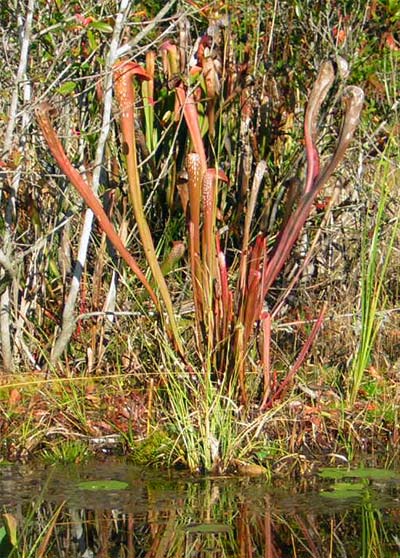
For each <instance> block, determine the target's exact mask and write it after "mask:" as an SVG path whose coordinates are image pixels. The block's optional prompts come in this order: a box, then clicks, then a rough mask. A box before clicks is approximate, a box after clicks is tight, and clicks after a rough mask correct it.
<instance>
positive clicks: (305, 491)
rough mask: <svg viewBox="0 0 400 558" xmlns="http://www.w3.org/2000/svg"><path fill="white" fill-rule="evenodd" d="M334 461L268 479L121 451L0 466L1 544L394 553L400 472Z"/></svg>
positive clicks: (67, 550) (168, 552) (248, 553)
mask: <svg viewBox="0 0 400 558" xmlns="http://www.w3.org/2000/svg"><path fill="white" fill-rule="evenodd" d="M331 471H332V470H329V469H325V470H323V471H322V474H321V475H320V478H319V477H318V476H317V475H314V476H312V477H310V478H309V479H308V480H304V481H301V482H297V483H291V482H290V481H288V479H284V480H276V481H275V482H274V484H273V485H271V484H269V483H267V482H266V480H265V479H264V478H260V477H259V478H246V477H204V478H202V477H188V476H187V474H185V475H183V474H180V473H178V472H173V473H160V472H154V471H151V470H149V469H146V470H144V471H143V470H141V469H139V468H137V467H132V466H131V465H128V464H125V463H118V462H117V463H112V464H110V463H103V464H98V463H96V464H88V465H85V466H73V467H72V466H69V467H65V466H63V467H49V468H48V469H46V470H44V471H43V470H42V471H38V470H34V469H28V468H27V467H15V466H12V467H11V466H10V467H4V468H3V469H2V476H1V480H0V504H1V507H2V512H3V513H2V525H1V526H0V551H1V556H2V557H4V558H5V557H13V556H15V557H28V556H36V557H44V556H49V557H53V556H54V557H58V556H68V557H91V556H93V557H94V556H99V557H106V556H107V557H108V556H110V557H111V556H113V557H114V556H118V557H132V558H133V557H141V556H143V557H146V558H150V557H152V558H153V557H154V558H156V557H157V558H162V557H176V556H182V557H188V558H189V557H193V558H194V557H220V556H221V557H228V556H229V557H238V558H239V557H240V558H242V557H243V558H245V557H246V558H247V557H249V558H250V557H253V558H256V557H261V556H262V557H267V558H278V557H286V556H296V557H308V556H310V557H311V556H312V557H316V558H318V557H321V558H322V557H323V558H326V557H332V558H333V557H336V556H339V557H340V556H343V557H349V558H350V557H357V558H359V557H363V558H364V557H365V558H367V557H382V558H388V557H395V556H398V555H399V552H400V541H399V539H398V528H397V525H398V518H399V513H400V503H399V493H400V475H396V474H394V473H393V474H389V473H388V474H386V475H385V474H379V472H378V473H376V470H371V471H372V472H371V474H370V475H369V474H368V473H365V470H362V469H359V470H356V471H355V472H353V471H352V472H346V473H344V472H343V470H341V471H340V472H339V474H338V473H337V471H338V470H334V471H333V474H331ZM353 473H354V474H353ZM353 477H354V478H355V482H354V483H352V482H350V481H351V479H353ZM346 480H347V482H345V481H346ZM339 481H340V482H339Z"/></svg>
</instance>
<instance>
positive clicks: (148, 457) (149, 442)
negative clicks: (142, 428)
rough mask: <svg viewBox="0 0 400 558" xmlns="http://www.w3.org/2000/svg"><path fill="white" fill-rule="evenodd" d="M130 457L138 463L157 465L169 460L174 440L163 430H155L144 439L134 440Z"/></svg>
mask: <svg viewBox="0 0 400 558" xmlns="http://www.w3.org/2000/svg"><path fill="white" fill-rule="evenodd" d="M130 449H131V454H130V457H131V459H132V461H133V462H134V463H135V464H136V465H150V464H152V465H157V464H159V463H165V462H167V461H168V460H169V456H170V454H171V452H172V449H173V448H172V441H171V439H170V438H169V437H168V436H167V434H166V433H165V432H163V431H162V430H155V431H154V432H153V433H152V434H150V436H148V437H147V438H145V439H144V440H140V441H138V442H133V444H132V446H131V448H130Z"/></svg>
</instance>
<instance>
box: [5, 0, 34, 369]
mask: <svg viewBox="0 0 400 558" xmlns="http://www.w3.org/2000/svg"><path fill="white" fill-rule="evenodd" d="M34 10H35V0H29V2H28V6H27V10H26V16H25V23H24V22H23V19H22V18H20V17H19V18H18V19H19V21H20V27H21V29H22V34H21V54H20V58H19V64H18V70H17V74H16V76H15V82H14V89H13V92H12V96H11V103H10V110H9V113H8V124H7V130H6V134H5V139H4V148H3V151H4V158H5V159H8V158H9V155H10V153H11V150H12V146H13V142H14V130H15V126H16V122H17V113H18V101H19V95H20V88H21V85H23V96H24V101H25V102H26V103H27V102H28V101H29V99H30V84H29V82H28V78H27V66H28V54H29V45H30V37H31V30H32V20H33V13H34ZM22 114H23V119H22V131H23V132H24V126H25V127H26V126H27V125H28V123H29V116H28V113H27V110H26V108H24V111H23V113H22ZM25 129H26V128H25ZM19 143H20V147H21V149H23V145H22V146H21V144H24V140H23V139H22V138H21V140H20V142H19ZM21 164H22V163H21ZM21 164H20V165H21ZM20 165H19V166H18V168H17V171H16V173H15V175H14V177H13V180H12V181H11V193H10V194H11V195H10V198H9V201H8V204H7V208H6V215H5V224H6V228H5V233H4V238H3V242H4V251H5V254H6V255H7V258H8V259H10V258H11V254H12V233H11V231H12V228H13V227H12V225H13V222H14V219H15V199H16V194H17V190H18V186H19V182H20V177H21V166H20ZM15 289H18V284H16V283H15V280H14V290H15ZM13 298H14V302H15V300H17V297H16V296H14V297H13ZM11 306H12V305H11V294H10V287H9V286H7V287H6V289H5V291H4V292H3V293H2V295H1V298H0V341H1V352H2V357H3V367H4V369H5V370H6V371H11V370H12V369H13V367H14V361H13V347H12V342H11V311H12V308H11Z"/></svg>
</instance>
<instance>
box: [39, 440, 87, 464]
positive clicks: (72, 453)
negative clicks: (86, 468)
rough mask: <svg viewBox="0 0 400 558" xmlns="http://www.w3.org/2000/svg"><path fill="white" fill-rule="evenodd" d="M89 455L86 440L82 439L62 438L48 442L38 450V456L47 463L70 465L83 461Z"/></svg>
mask: <svg viewBox="0 0 400 558" xmlns="http://www.w3.org/2000/svg"><path fill="white" fill-rule="evenodd" d="M90 456H91V451H90V449H89V446H88V444H87V442H84V441H82V440H62V441H57V442H54V443H52V444H49V446H48V447H47V448H44V449H43V450H42V451H41V452H40V458H41V459H42V460H43V461H44V462H45V463H48V464H51V465H53V464H57V463H59V464H62V465H71V464H73V463H84V462H85V461H87V460H88V459H89V458H90Z"/></svg>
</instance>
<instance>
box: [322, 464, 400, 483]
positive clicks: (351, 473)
mask: <svg viewBox="0 0 400 558" xmlns="http://www.w3.org/2000/svg"><path fill="white" fill-rule="evenodd" d="M318 476H319V477H321V478H322V479H369V480H389V479H398V478H400V475H399V474H398V473H396V472H395V471H389V470H388V469H374V468H371V469H368V468H364V467H360V468H359V469H352V470H349V469H337V468H335V467H325V468H323V469H321V470H320V471H319V472H318Z"/></svg>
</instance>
